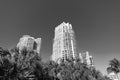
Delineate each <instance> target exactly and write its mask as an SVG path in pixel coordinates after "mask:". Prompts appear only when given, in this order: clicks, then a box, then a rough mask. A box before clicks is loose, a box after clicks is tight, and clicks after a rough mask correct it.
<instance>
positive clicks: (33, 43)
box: [17, 35, 41, 53]
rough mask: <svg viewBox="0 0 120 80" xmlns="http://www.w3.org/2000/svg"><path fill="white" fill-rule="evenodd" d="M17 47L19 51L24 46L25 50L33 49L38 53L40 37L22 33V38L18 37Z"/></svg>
mask: <svg viewBox="0 0 120 80" xmlns="http://www.w3.org/2000/svg"><path fill="white" fill-rule="evenodd" d="M17 48H18V49H19V51H20V52H21V51H22V50H23V49H24V48H25V49H26V50H27V51H35V52H37V53H40V48H41V38H37V39H35V38H34V37H31V36H29V35H24V36H23V37H22V38H20V40H19V43H18V44H17Z"/></svg>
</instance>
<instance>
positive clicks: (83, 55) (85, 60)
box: [79, 51, 94, 66]
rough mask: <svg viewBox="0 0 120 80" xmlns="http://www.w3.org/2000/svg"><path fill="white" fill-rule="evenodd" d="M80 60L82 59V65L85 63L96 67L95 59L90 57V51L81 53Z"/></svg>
mask: <svg viewBox="0 0 120 80" xmlns="http://www.w3.org/2000/svg"><path fill="white" fill-rule="evenodd" d="M79 58H80V59H81V63H85V64H87V65H88V66H94V63H93V57H92V56H91V55H89V52H88V51H86V52H83V53H79Z"/></svg>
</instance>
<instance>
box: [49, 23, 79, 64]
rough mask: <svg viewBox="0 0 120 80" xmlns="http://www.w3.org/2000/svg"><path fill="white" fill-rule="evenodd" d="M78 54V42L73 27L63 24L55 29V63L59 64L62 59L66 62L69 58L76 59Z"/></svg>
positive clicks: (53, 57) (53, 55) (53, 56)
mask: <svg viewBox="0 0 120 80" xmlns="http://www.w3.org/2000/svg"><path fill="white" fill-rule="evenodd" d="M76 54H77V53H76V41H75V35H74V31H73V29H72V25H71V24H69V23H65V22H63V23H61V24H60V25H58V26H57V27H56V28H55V35H54V39H53V54H52V56H51V58H52V60H53V61H55V62H59V61H60V60H61V59H63V60H64V61H65V60H66V59H68V58H75V55H76Z"/></svg>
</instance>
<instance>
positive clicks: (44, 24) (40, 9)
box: [0, 0, 120, 74]
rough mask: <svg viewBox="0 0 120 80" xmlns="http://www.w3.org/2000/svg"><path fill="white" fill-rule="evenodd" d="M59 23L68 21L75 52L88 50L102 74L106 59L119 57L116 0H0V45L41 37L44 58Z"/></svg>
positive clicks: (119, 25)
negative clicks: (71, 30)
mask: <svg viewBox="0 0 120 80" xmlns="http://www.w3.org/2000/svg"><path fill="white" fill-rule="evenodd" d="M62 22H69V23H70V24H72V27H73V29H74V31H75V35H76V40H77V48H78V52H81V51H83V50H85V51H89V53H90V55H92V56H93V59H94V65H95V67H96V68H97V69H98V70H100V71H101V72H102V73H103V74H106V68H107V67H108V64H109V60H111V59H113V58H117V59H120V35H119V34H120V3H119V1H117V0H0V46H1V47H3V48H8V49H10V48H13V47H15V46H16V44H17V43H18V42H19V38H20V37H22V36H23V35H30V36H33V37H35V38H38V37H41V38H42V47H41V56H42V59H43V61H47V60H49V58H50V56H51V54H52V40H53V38H54V29H55V27H56V26H58V25H59V24H61V23H62Z"/></svg>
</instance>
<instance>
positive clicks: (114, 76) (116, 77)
mask: <svg viewBox="0 0 120 80" xmlns="http://www.w3.org/2000/svg"><path fill="white" fill-rule="evenodd" d="M108 77H109V78H110V79H111V80H120V73H115V72H110V73H109V74H108Z"/></svg>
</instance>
